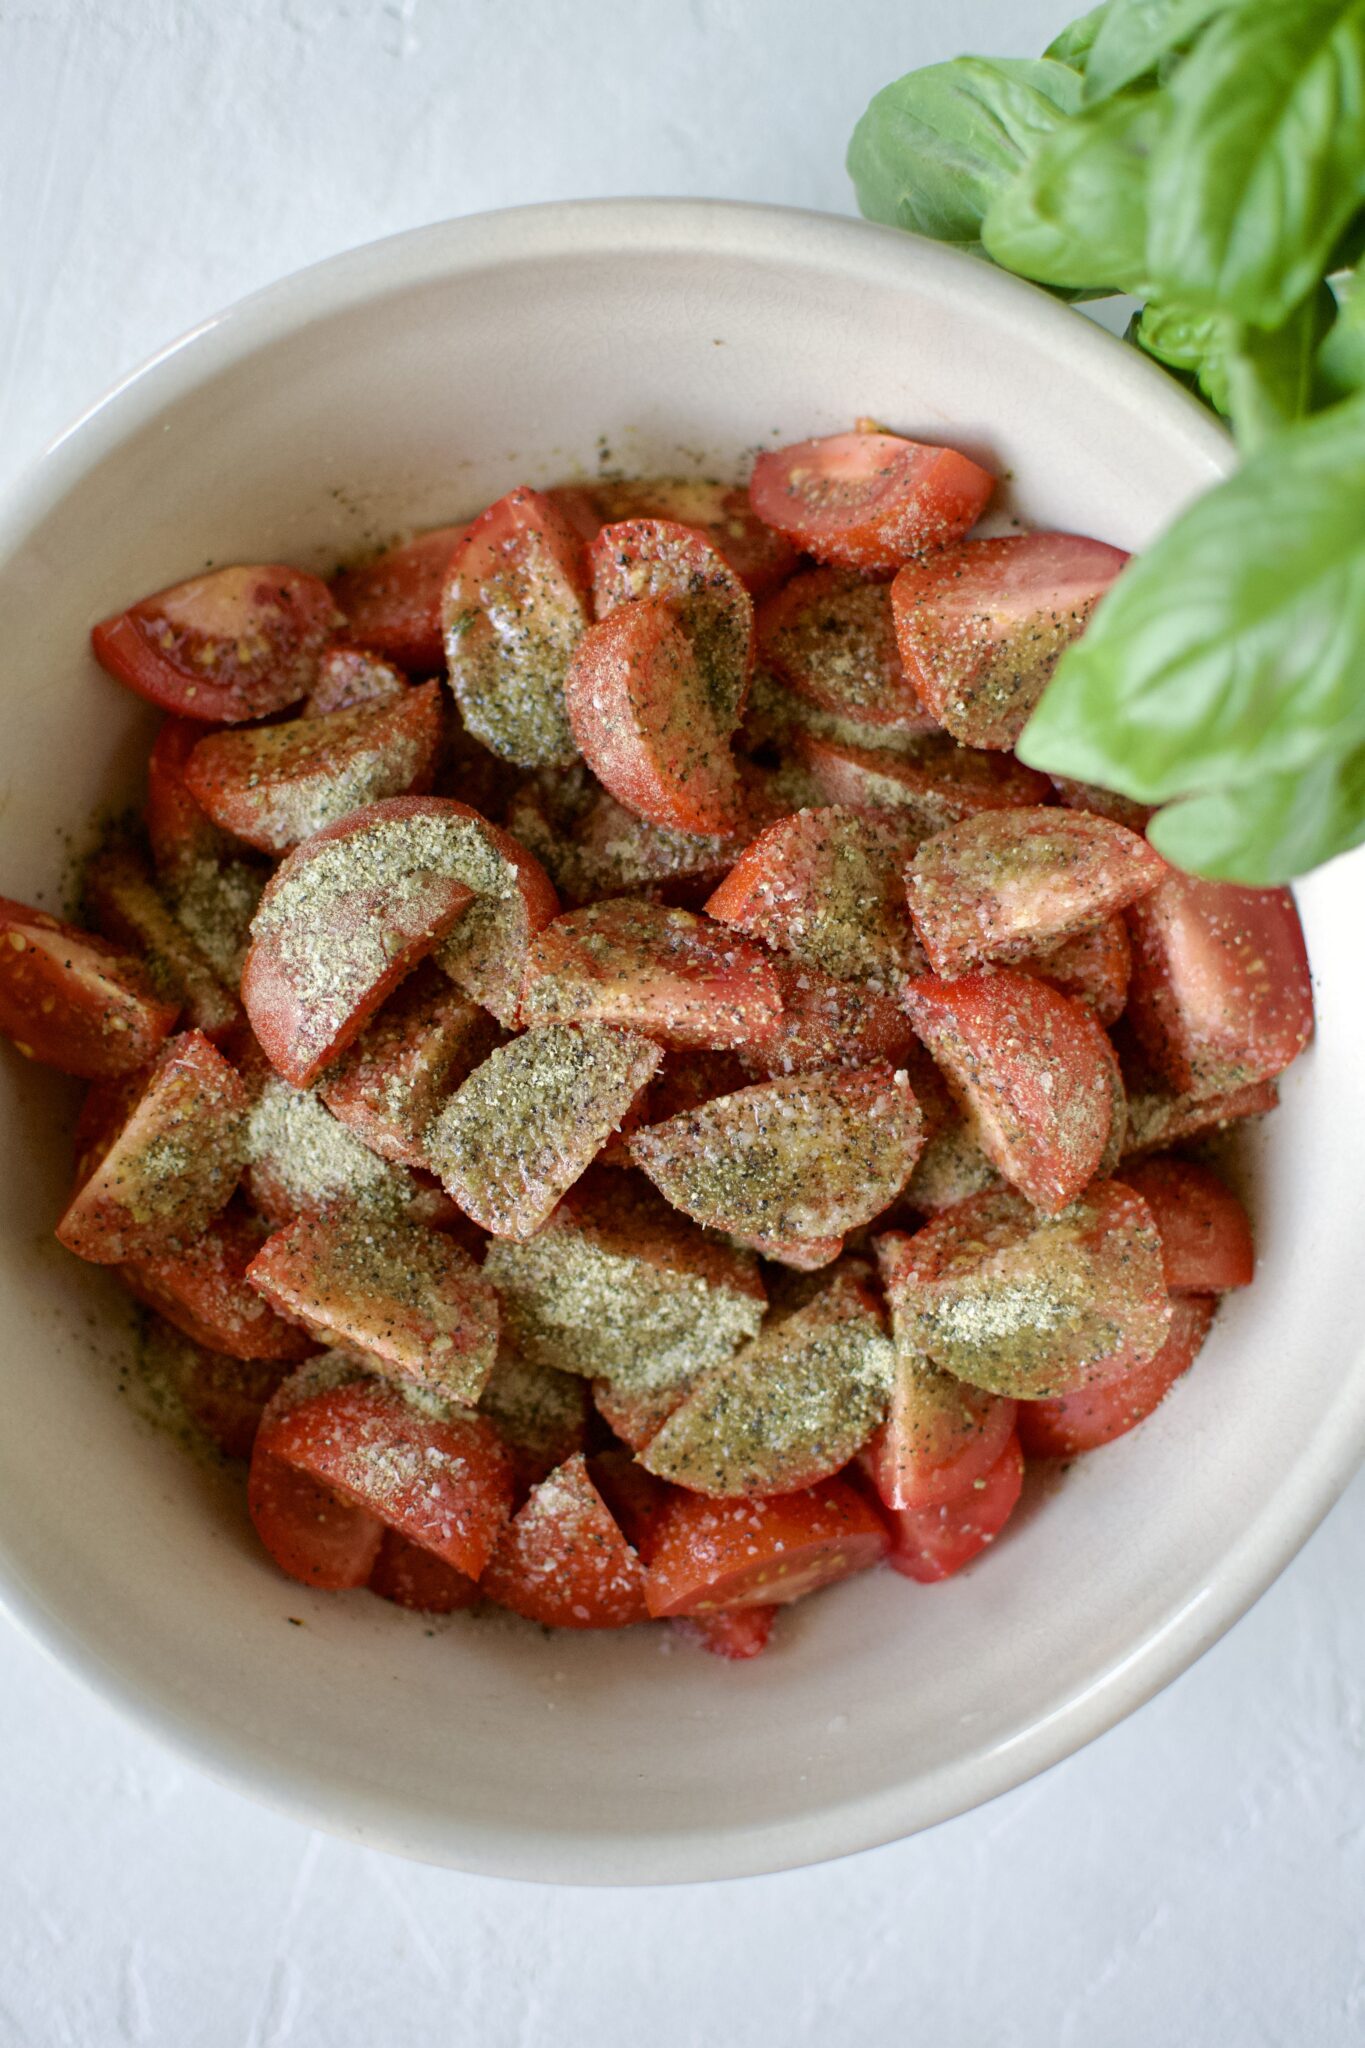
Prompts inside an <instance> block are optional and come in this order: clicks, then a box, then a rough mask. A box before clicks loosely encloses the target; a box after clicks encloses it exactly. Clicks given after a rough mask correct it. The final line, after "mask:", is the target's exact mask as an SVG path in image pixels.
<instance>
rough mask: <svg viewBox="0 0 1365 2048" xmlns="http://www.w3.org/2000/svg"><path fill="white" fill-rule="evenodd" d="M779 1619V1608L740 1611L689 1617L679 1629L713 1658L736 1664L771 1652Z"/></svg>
mask: <svg viewBox="0 0 1365 2048" xmlns="http://www.w3.org/2000/svg"><path fill="white" fill-rule="evenodd" d="M777 1615H778V1609H777V1608H776V1607H736V1608H734V1609H733V1610H731V1611H728V1612H724V1613H720V1614H692V1615H686V1616H684V1617H682V1618H680V1619H679V1620H678V1622H677V1623H676V1624H675V1626H676V1627H678V1628H679V1629H681V1630H683V1631H684V1632H685V1633H686V1634H687V1635H690V1636H694V1637H695V1638H696V1640H697V1642H698V1643H699V1644H700V1645H701V1647H702V1649H703V1650H709V1651H710V1653H711V1655H712V1656H713V1657H724V1658H726V1659H727V1661H728V1662H730V1663H732V1664H734V1663H742V1662H747V1660H748V1659H749V1658H750V1657H757V1656H759V1655H760V1654H761V1653H762V1652H763V1651H764V1650H766V1649H767V1647H768V1641H769V1638H770V1637H771V1635H772V1632H773V1623H774V1621H775V1620H776V1619H777Z"/></svg>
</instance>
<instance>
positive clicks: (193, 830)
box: [143, 718, 223, 886]
mask: <svg viewBox="0 0 1365 2048" xmlns="http://www.w3.org/2000/svg"><path fill="white" fill-rule="evenodd" d="M211 730H212V727H210V726H207V725H198V724H196V723H195V722H194V721H193V720H191V719H188V718H167V719H165V720H164V721H163V722H162V725H161V729H160V731H159V732H158V733H157V736H156V739H155V741H154V742H153V744H152V751H151V753H150V754H149V755H148V757H147V802H146V807H145V810H144V813H143V816H144V820H145V822H146V826H147V837H148V840H149V841H150V842H151V848H152V859H153V861H154V862H155V863H156V870H157V873H158V875H160V876H161V878H162V879H163V881H166V882H169V883H170V884H172V885H173V886H174V885H176V884H178V883H181V882H184V881H187V880H189V879H190V877H191V876H192V875H193V872H194V870H195V868H196V867H197V866H198V865H199V864H200V863H201V862H210V863H214V864H216V863H217V862H218V861H219V860H221V858H222V855H223V835H222V833H221V832H220V831H219V830H218V827H217V826H216V825H215V824H214V823H213V821H212V819H211V818H208V817H206V816H205V814H204V812H203V810H202V809H201V807H200V806H199V805H198V804H197V803H196V802H195V800H194V798H193V797H192V796H191V795H190V792H189V789H188V787H187V785H186V782H185V764H186V762H187V761H188V760H189V758H190V755H191V754H192V753H193V751H194V749H195V747H196V746H197V745H198V743H199V741H200V740H201V739H203V737H204V735H205V733H207V732H210V731H211Z"/></svg>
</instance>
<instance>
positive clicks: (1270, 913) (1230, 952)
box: [1128, 870, 1313, 1096]
mask: <svg viewBox="0 0 1365 2048" xmlns="http://www.w3.org/2000/svg"><path fill="white" fill-rule="evenodd" d="M1128 928H1129V932H1130V934H1131V937H1132V941H1133V978H1132V984H1131V987H1130V989H1129V996H1128V1015H1129V1017H1130V1019H1131V1021H1132V1024H1133V1028H1134V1030H1135V1031H1136V1033H1137V1036H1138V1038H1139V1039H1140V1040H1141V1043H1142V1046H1143V1049H1144V1051H1145V1052H1146V1053H1147V1054H1148V1056H1149V1058H1150V1059H1151V1060H1152V1061H1153V1063H1154V1064H1155V1065H1156V1066H1157V1067H1158V1068H1159V1070H1160V1071H1161V1073H1162V1074H1163V1075H1164V1076H1165V1077H1166V1079H1167V1080H1168V1081H1170V1082H1172V1083H1173V1084H1174V1085H1175V1086H1176V1087H1177V1088H1179V1089H1183V1090H1186V1091H1188V1092H1189V1093H1190V1094H1192V1095H1196V1096H1204V1095H1221V1094H1226V1093H1228V1092H1230V1091H1231V1090H1233V1089H1238V1088H1245V1087H1247V1086H1248V1085H1249V1084H1250V1083H1252V1082H1255V1081H1266V1080H1270V1079H1272V1078H1273V1077H1274V1076H1275V1075H1276V1074H1278V1073H1280V1072H1282V1071H1283V1069H1284V1068H1285V1067H1287V1066H1288V1065H1289V1064H1290V1062H1291V1060H1294V1059H1296V1058H1297V1057H1298V1055H1299V1053H1301V1052H1302V1051H1303V1048H1304V1047H1305V1046H1306V1045H1307V1043H1308V1041H1309V1039H1310V1038H1311V1037H1312V1035H1313V991H1312V984H1311V982H1310V980H1309V973H1308V955H1307V951H1306V949H1305V947H1304V942H1303V929H1302V927H1301V925H1300V924H1299V914H1298V911H1297V910H1296V909H1295V907H1294V898H1293V896H1292V895H1291V894H1290V892H1289V890H1288V889H1243V888H1240V887H1238V886H1237V885H1236V884H1235V883H1232V882H1206V881H1203V880H1201V879H1199V878H1198V877H1196V876H1194V875H1185V874H1180V873H1177V872H1175V871H1174V870H1173V871H1171V872H1169V873H1168V874H1167V876H1166V879H1165V880H1164V881H1163V882H1162V883H1161V884H1160V886H1159V887H1158V888H1156V889H1153V890H1152V891H1151V893H1150V894H1149V895H1147V896H1144V897H1143V898H1142V899H1141V901H1140V902H1137V903H1134V904H1133V905H1132V907H1131V908H1130V909H1129V911H1128Z"/></svg>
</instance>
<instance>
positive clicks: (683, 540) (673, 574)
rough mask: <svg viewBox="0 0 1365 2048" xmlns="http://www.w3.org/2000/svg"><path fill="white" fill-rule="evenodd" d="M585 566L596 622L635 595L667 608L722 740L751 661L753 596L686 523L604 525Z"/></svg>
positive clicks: (738, 706) (739, 705)
mask: <svg viewBox="0 0 1365 2048" xmlns="http://www.w3.org/2000/svg"><path fill="white" fill-rule="evenodd" d="M588 566H589V569H590V572H591V575H592V596H593V610H594V613H595V615H596V617H597V618H598V619H599V620H600V619H607V618H610V617H611V615H612V613H613V612H615V611H619V610H620V609H621V607H622V606H623V605H628V604H632V603H636V602H638V601H639V599H641V598H646V597H650V598H664V599H666V600H667V601H668V602H669V603H670V604H672V605H673V607H674V609H675V611H676V614H677V618H678V623H679V624H680V625H681V627H682V629H683V632H684V633H685V634H686V636H687V641H688V645H689V646H690V647H691V649H692V653H693V657H694V659H695V661H696V666H697V673H698V676H699V679H700V682H701V686H702V695H703V700H704V702H705V704H706V707H707V709H708V711H709V712H710V714H711V716H712V719H713V722H714V725H715V730H716V731H717V733H719V734H721V735H722V736H724V737H726V738H728V737H729V735H730V734H731V733H732V732H733V731H734V729H735V727H736V725H737V724H738V723H739V716H740V712H741V711H742V710H743V708H744V698H745V695H746V693H747V691H748V687H749V675H750V672H751V671H752V669H753V665H754V607H753V601H752V599H751V598H750V596H749V593H748V591H747V590H746V589H745V588H744V585H743V584H742V583H741V582H740V580H739V578H738V576H736V574H735V572H734V570H733V569H732V568H731V567H730V565H729V563H728V562H727V561H726V560H725V559H724V557H723V556H722V555H720V554H719V553H718V552H717V550H716V549H715V548H713V547H712V546H711V544H710V542H709V541H707V540H706V538H705V537H704V536H703V535H701V534H699V533H697V532H695V531H694V530H693V529H692V528H690V527H687V526H678V525H675V524H674V523H673V522H671V521H670V520H667V519H629V520H625V521H622V522H621V523H619V524H617V525H615V526H604V527H603V529H602V531H601V532H600V533H599V534H598V536H597V538H596V540H594V541H593V543H592V545H591V547H590V548H589V549H588Z"/></svg>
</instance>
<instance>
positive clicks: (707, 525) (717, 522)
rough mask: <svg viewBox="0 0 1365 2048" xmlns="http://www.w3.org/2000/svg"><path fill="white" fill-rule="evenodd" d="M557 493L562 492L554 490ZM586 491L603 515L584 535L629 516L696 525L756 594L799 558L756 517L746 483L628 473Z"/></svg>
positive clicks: (781, 576)
mask: <svg viewBox="0 0 1365 2048" xmlns="http://www.w3.org/2000/svg"><path fill="white" fill-rule="evenodd" d="M555 495H561V494H556V493H554V492H552V493H551V496H555ZM584 495H587V496H590V497H591V499H592V501H593V504H594V506H595V507H596V512H597V513H598V514H600V517H597V518H595V522H594V525H593V530H592V532H591V533H589V534H587V536H586V537H587V538H588V539H589V540H592V539H594V538H595V537H596V534H597V530H598V528H599V527H600V526H601V525H604V524H610V523H615V522H617V521H620V520H625V519H667V520H671V521H673V522H674V523H676V524H677V525H679V526H690V527H693V528H694V529H695V530H696V531H697V532H699V533H700V534H702V535H703V536H704V538H705V539H706V540H708V541H709V542H710V544H711V546H712V547H713V548H714V549H715V550H716V553H717V554H719V555H723V556H724V558H725V560H726V561H727V562H728V563H729V565H730V567H731V568H732V569H733V570H734V572H735V574H736V576H738V577H739V579H740V581H741V582H742V583H743V584H744V585H745V587H746V588H747V589H748V591H749V592H750V594H751V595H752V596H754V597H763V596H764V595H766V593H767V592H768V591H770V590H775V589H776V588H777V586H778V585H779V584H780V583H785V582H786V580H787V578H788V576H790V574H791V572H792V570H793V569H795V567H796V565H797V562H798V561H799V559H800V558H799V556H798V555H797V552H796V549H795V548H794V547H792V546H791V545H790V544H789V543H788V542H787V541H785V540H784V539H783V538H782V536H781V534H779V533H774V531H773V529H772V528H771V527H770V526H765V525H764V524H763V522H762V520H761V519H758V518H756V517H755V514H754V512H753V508H752V507H751V506H750V504H749V494H748V492H747V491H746V490H745V489H744V487H743V485H738V486H736V485H734V484H718V483H712V482H711V481H710V480H709V479H706V478H697V477H675V476H646V477H628V478H625V479H623V480H622V481H621V482H620V483H605V484H594V485H592V486H591V489H590V491H589V492H588V493H585V494H584Z"/></svg>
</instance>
